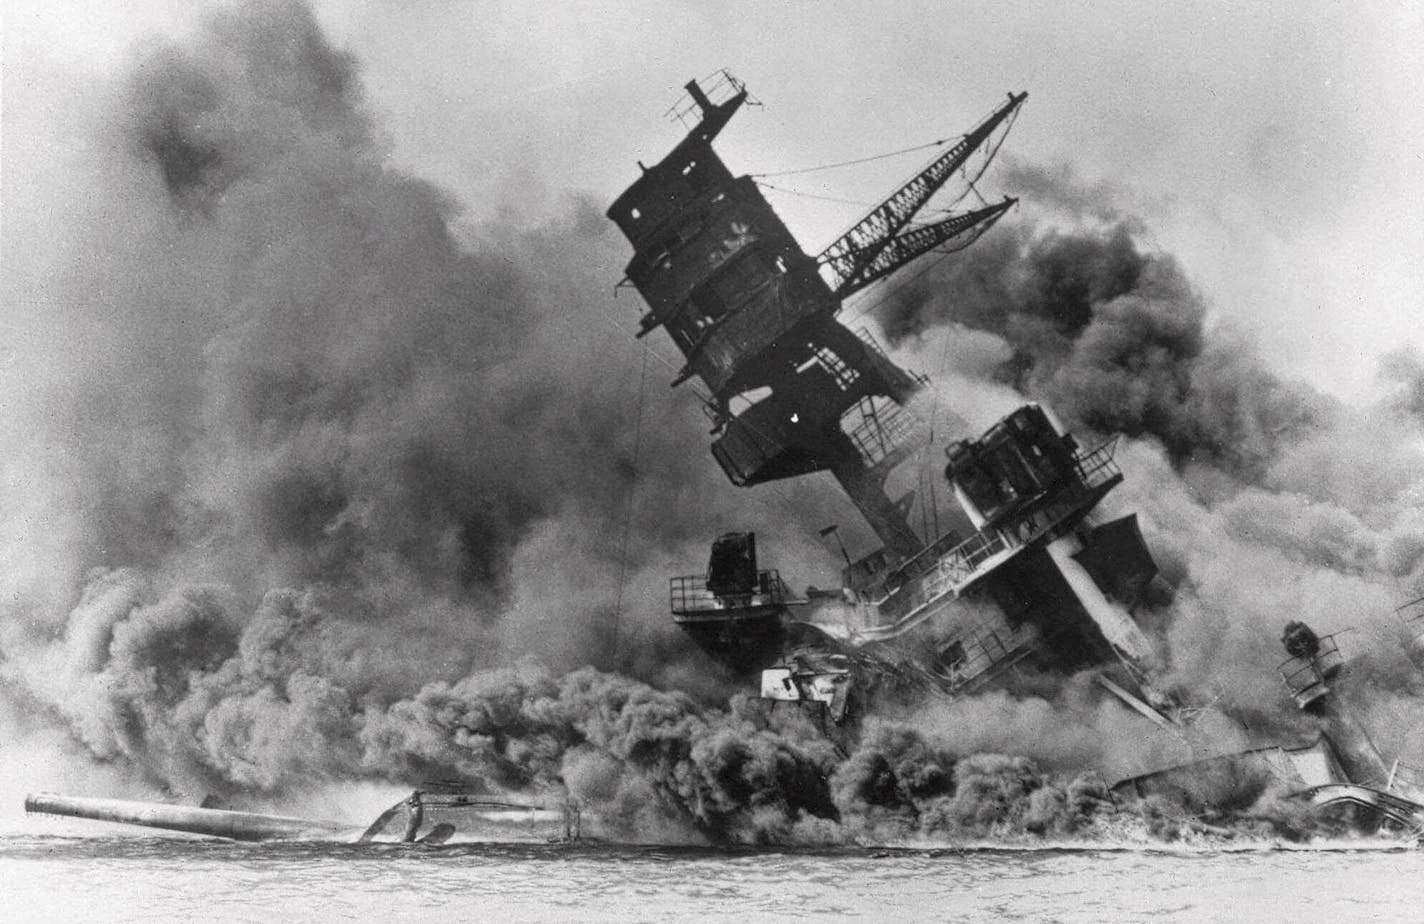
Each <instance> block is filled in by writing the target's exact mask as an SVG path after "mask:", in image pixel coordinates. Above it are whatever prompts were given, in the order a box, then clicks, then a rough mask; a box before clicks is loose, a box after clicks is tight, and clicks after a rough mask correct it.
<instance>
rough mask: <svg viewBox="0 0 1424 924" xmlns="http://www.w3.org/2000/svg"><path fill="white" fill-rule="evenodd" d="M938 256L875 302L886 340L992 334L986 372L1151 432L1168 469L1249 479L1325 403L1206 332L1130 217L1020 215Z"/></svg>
mask: <svg viewBox="0 0 1424 924" xmlns="http://www.w3.org/2000/svg"><path fill="white" fill-rule="evenodd" d="M1021 172H1022V171H1020V173H1021ZM1039 185H1042V183H1040V184H1039ZM1062 198H1066V199H1067V201H1069V202H1077V201H1078V199H1079V198H1080V197H1077V196H1068V195H1065V196H1063V197H1062ZM940 266H942V267H943V269H939V267H936V269H937V270H938V271H937V272H933V273H929V274H926V275H924V276H922V277H920V278H919V279H917V280H916V281H915V283H914V284H913V285H911V286H908V287H907V288H906V290H904V291H902V292H899V293H896V297H894V298H892V299H889V300H887V301H886V303H885V304H884V306H883V307H882V308H881V310H880V312H879V316H880V321H881V323H882V324H883V326H884V329H885V331H886V334H887V335H888V336H889V337H890V339H891V342H892V343H899V342H901V341H904V340H905V339H907V338H911V337H915V336H918V335H922V334H924V333H925V332H926V331H927V330H929V329H931V328H939V327H941V326H942V325H945V324H953V325H957V326H959V327H962V328H965V329H967V330H972V331H985V332H988V333H991V334H994V335H996V336H997V337H999V338H1002V340H1003V342H1004V344H1005V345H1006V346H1007V348H1008V355H1007V356H1006V357H1004V359H1003V361H1002V362H1001V363H1000V364H999V366H998V368H997V369H996V370H994V371H995V373H996V375H997V377H998V378H999V379H1000V380H1002V381H1004V382H1005V383H1007V384H1009V385H1011V386H1013V387H1014V388H1015V389H1017V390H1018V391H1020V392H1022V393H1024V394H1029V395H1036V396H1040V397H1041V398H1042V399H1043V400H1045V401H1048V402H1050V403H1051V404H1052V406H1053V408H1054V409H1055V411H1057V412H1058V413H1059V414H1060V415H1062V416H1063V417H1065V418H1066V421H1067V422H1068V423H1069V424H1070V426H1071V427H1073V428H1074V429H1083V428H1086V429H1088V430H1090V431H1093V432H1096V433H1103V434H1112V433H1121V434H1124V435H1126V436H1130V437H1151V438H1153V439H1155V440H1156V441H1158V442H1160V443H1161V444H1162V445H1163V446H1164V447H1165V448H1166V450H1167V452H1168V455H1169V457H1170V458H1171V459H1172V460H1173V462H1174V463H1175V464H1177V465H1178V466H1179V467H1180V466H1182V465H1185V464H1188V463H1194V464H1204V465H1211V466H1214V467H1218V468H1221V469H1223V470H1225V471H1226V472H1228V473H1229V474H1231V475H1233V476H1236V477H1242V478H1248V479H1254V478H1258V477H1259V476H1260V475H1261V474H1262V473H1263V472H1264V470H1265V468H1266V467H1267V466H1268V465H1269V463H1270V462H1271V461H1272V460H1273V459H1274V458H1276V456H1277V455H1278V454H1279V451H1280V449H1281V447H1282V446H1283V445H1285V444H1288V443H1290V442H1292V441H1294V440H1296V439H1298V438H1300V437H1301V436H1303V435H1304V434H1306V433H1308V432H1310V431H1311V430H1312V429H1314V428H1317V427H1321V426H1326V425H1328V424H1329V422H1330V420H1331V418H1332V416H1333V414H1334V413H1336V411H1335V409H1334V407H1333V406H1332V403H1331V402H1330V401H1329V400H1327V399H1326V398H1325V397H1323V396H1322V395H1320V394H1318V393H1316V392H1314V391H1313V390H1312V389H1310V388H1309V387H1307V386H1305V385H1302V384H1296V383H1289V382H1285V381H1282V380H1281V379H1280V378H1278V377H1277V376H1275V375H1274V374H1272V373H1270V372H1269V371H1268V370H1267V369H1266V366H1265V364H1264V363H1263V361H1262V359H1261V358H1260V357H1259V356H1258V355H1257V354H1256V352H1255V350H1254V348H1253V347H1252V345H1251V344H1250V342H1249V340H1247V339H1246V338H1245V336H1244V335H1243V334H1241V333H1239V332H1236V333H1233V332H1232V331H1230V330H1225V329H1222V330H1208V328H1207V326H1206V323H1205V322H1206V314H1207V306H1206V305H1205V303H1204V302H1203V300H1202V298H1201V297H1200V296H1199V295H1198V294H1197V293H1196V292H1195V291H1193V289H1192V287H1191V285H1190V284H1189V283H1188V281H1187V279H1186V278H1185V276H1184V275H1183V273H1182V271H1181V268H1180V267H1179V266H1178V265H1177V263H1176V261H1175V260H1173V259H1172V258H1171V257H1169V256H1164V255H1160V254H1153V253H1149V252H1146V251H1144V250H1143V249H1142V248H1141V247H1140V246H1139V244H1138V243H1137V241H1136V239H1135V238H1134V234H1133V229H1132V225H1131V223H1129V222H1126V221H1121V220H1119V221H1116V222H1114V223H1112V224H1109V225H1107V226H1100V225H1096V224H1084V225H1081V226H1077V227H1070V228H1068V229H1060V228H1057V227H1054V226H1052V225H1046V224H1045V225H1034V224H1020V225H1017V226H1014V227H1013V228H1011V229H1004V230H1003V232H1002V233H995V234H991V235H989V236H987V237H986V238H985V239H984V240H982V241H980V242H979V243H978V244H976V245H975V246H974V247H973V248H971V249H969V250H967V251H965V252H964V253H963V254H961V255H959V257H958V258H957V259H955V260H954V261H947V262H945V263H944V264H941V265H940Z"/></svg>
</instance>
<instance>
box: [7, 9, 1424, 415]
mask: <svg viewBox="0 0 1424 924" xmlns="http://www.w3.org/2000/svg"><path fill="white" fill-rule="evenodd" d="M6 6H7V9H6V14H5V15H6V21H5V33H6V36H5V41H6V44H7V45H8V46H10V47H11V49H12V50H13V49H14V47H15V44H16V43H23V44H25V45H28V46H31V47H32V48H33V47H39V48H42V49H43V50H44V55H45V57H47V58H50V59H52V60H53V61H54V62H55V63H56V64H58V65H62V66H69V67H75V68H78V69H88V70H89V71H91V72H93V73H95V74H96V75H102V74H103V73H104V72H110V71H117V70H118V69H120V68H122V67H123V66H124V64H125V63H126V62H127V61H128V60H129V55H130V53H131V50H132V48H133V44H134V42H135V41H138V40H140V39H141V38H142V37H143V36H145V35H149V34H152V33H155V32H157V33H164V32H168V33H174V32H181V31H183V30H185V29H187V28H188V27H189V25H190V24H191V22H192V19H193V17H194V15H195V14H194V12H193V10H192V8H191V7H192V6H194V5H193V4H187V3H171V2H170V3H160V2H154V0H139V2H127V3H122V4H120V3H117V2H113V3H91V2H78V0H63V2H53V0H50V2H42V0H11V2H8V3H7V5H6ZM316 9H317V15H318V18H319V19H320V20H321V21H322V22H323V23H324V25H325V26H326V27H327V28H328V29H329V31H330V32H331V34H332V35H333V37H334V38H335V40H336V41H337V42H338V44H341V45H343V46H345V47H347V48H348V49H350V50H351V51H353V52H354V53H355V54H356V55H357V57H358V58H359V60H360V64H361V67H362V71H363V74H364V78H365V82H366V85H367V89H368V92H369V94H370V98H371V102H372V104H373V105H374V107H375V108H376V110H377V111H378V113H379V114H380V115H381V117H382V120H383V122H384V123H385V125H386V127H387V130H388V131H389V133H390V136H391V142H392V146H393V157H394V159H395V160H396V162H398V163H399V164H401V165H402V166H405V167H408V168H410V169H412V170H414V171H415V172H417V173H419V174H420V175H422V176H425V177H427V178H430V179H433V180H435V181H437V182H438V183H440V184H441V185H443V186H445V187H446V188H448V189H449V190H451V191H452V193H453V194H454V195H455V196H456V197H457V198H458V199H459V200H460V201H461V202H462V203H464V205H465V207H466V213H467V215H468V216H469V217H470V218H471V219H472V220H475V221H478V220H479V219H480V218H482V217H485V216H489V215H491V214H493V213H494V212H495V211H496V210H500V211H504V212H506V213H512V214H519V213H527V214H528V217H529V221H530V222H531V223H534V222H537V221H539V220H542V219H544V218H547V217H548V216H550V215H552V214H556V213H557V212H558V211H559V210H560V209H561V208H563V204H564V201H565V196H566V195H567V194H570V193H587V194H589V195H591V196H593V197H594V198H595V199H596V200H598V201H599V202H600V203H603V202H606V201H608V200H610V199H611V198H612V197H613V196H615V195H616V194H617V193H618V192H619V191H620V190H621V189H622V188H623V187H624V186H626V185H627V183H629V182H631V181H632V179H633V178H634V177H635V176H636V166H635V161H637V160H638V159H643V160H645V161H648V162H651V161H653V160H656V159H658V158H659V157H660V156H661V155H662V154H663V153H664V152H665V151H666V150H667V148H668V147H669V146H670V145H671V144H672V143H673V142H674V141H675V140H676V139H677V137H678V136H679V131H678V129H677V128H676V127H675V126H674V125H672V124H670V123H668V122H667V121H665V120H664V119H663V112H664V110H666V109H667V107H668V106H669V105H671V104H672V102H673V101H674V100H675V99H676V97H677V96H678V95H679V94H680V93H681V90H680V87H681V85H682V84H683V83H684V82H685V81H686V80H687V79H689V78H690V77H694V76H699V77H700V76H703V75H706V74H708V73H709V72H711V71H713V70H715V69H717V68H719V67H728V68H730V69H732V70H733V72H734V73H736V74H737V75H738V76H739V77H741V78H742V79H743V80H745V81H746V82H747V84H748V85H749V87H750V89H751V90H752V92H753V94H754V95H755V96H756V97H757V98H759V99H760V100H761V101H762V102H763V103H764V104H765V106H764V108H762V109H760V110H755V109H754V110H751V111H749V112H748V113H746V114H744V115H742V116H739V117H738V119H737V120H736V121H734V122H733V124H732V126H731V127H730V128H729V129H728V131H727V132H726V134H725V135H724V139H725V140H724V141H723V142H722V143H721V144H720V147H721V150H722V152H723V156H724V158H725V159H726V160H727V161H728V163H729V164H730V166H731V167H732V169H733V170H734V171H738V172H743V171H745V172H766V171H772V170H778V169H782V168H791V167H800V166H808V165H812V164H816V163H823V162H828V161H835V160H840V159H845V158H853V157H859V156H863V155H867V154H873V153H878V152H881V151H885V150H890V149H895V148H900V147H904V146H908V145H912V144H917V143H920V142H926V141H930V140H932V139H934V138H939V137H944V136H946V135H952V134H956V133H958V132H961V131H963V130H965V129H967V128H968V127H969V126H970V125H971V124H972V123H973V122H974V120H975V119H977V118H978V117H979V116H980V115H982V114H984V113H985V112H986V111H987V110H988V109H989V108H991V107H992V106H994V105H995V104H996V103H998V102H999V101H1000V100H1001V99H1002V96H1003V94H1004V93H1005V92H1007V91H1009V90H1027V91H1028V92H1029V93H1030V99H1029V102H1028V105H1027V106H1026V108H1025V110H1024V112H1023V114H1022V116H1021V118H1020V119H1019V122H1018V124H1017V126H1016V128H1015V130H1014V134H1013V135H1012V136H1011V138H1010V140H1009V142H1008V144H1007V145H1006V147H1005V152H1006V153H1008V154H1011V155H1012V156H1013V157H1015V158H1017V159H1019V160H1020V161H1022V162H1027V163H1030V164H1033V165H1036V166H1041V167H1047V168H1051V169H1055V170H1058V169H1062V170H1067V171H1069V172H1070V175H1071V177H1073V179H1074V181H1075V182H1077V183H1079V184H1081V185H1082V186H1083V187H1084V188H1086V189H1090V190H1094V191H1095V192H1096V193H1097V194H1099V195H1101V196H1103V197H1104V198H1105V201H1106V200H1110V201H1111V203H1112V204H1114V205H1116V206H1117V207H1118V208H1120V209H1122V210H1123V211H1124V212H1126V213H1128V214H1135V215H1139V216H1141V217H1142V218H1143V219H1144V221H1145V222H1146V226H1147V229H1148V231H1149V232H1150V237H1148V238H1147V241H1148V242H1149V243H1155V244H1156V245H1157V246H1159V247H1160V248H1161V249H1163V250H1164V251H1167V252H1170V253H1172V254H1175V255H1176V256H1178V257H1179V258H1180V259H1181V260H1182V261H1183V263H1184V264H1185V266H1186V268H1187V271H1188V274H1189V275H1190V277H1191V278H1192V279H1193V281H1194V282H1195V283H1196V284H1197V285H1198V286H1199V287H1200V288H1201V290H1202V291H1203V293H1204V294H1205V295H1206V297H1207V298H1208V300H1209V301H1210V303H1211V305H1212V310H1213V316H1214V317H1215V318H1217V319H1221V320H1231V321H1233V322H1236V323H1240V324H1243V325H1245V326H1247V327H1249V328H1253V329H1255V330H1256V331H1257V335H1258V337H1259V339H1260V341H1261V343H1262V345H1263V348H1264V351H1265V352H1266V353H1267V355H1268V356H1269V357H1270V361H1271V363H1272V365H1273V366H1274V367H1275V368H1276V369H1277V370H1278V371H1280V372H1282V373H1284V374H1286V375H1300V376H1303V377H1305V378H1307V379H1308V380H1310V381H1311V382H1313V383H1314V384H1316V385H1318V386H1320V387H1323V388H1326V389H1328V390H1330V391H1333V392H1335V393H1337V394H1341V395H1344V396H1346V397H1360V396H1363V395H1365V394H1367V393H1368V392H1369V390H1370V388H1371V387H1372V382H1373V378H1374V373H1375V369H1376V365H1377V360H1378V357H1379V356H1380V355H1381V354H1382V353H1384V352H1386V351H1388V350H1391V349H1395V348H1397V347H1399V346H1401V345H1414V346H1416V347H1420V348H1424V329H1421V327H1420V325H1419V324H1418V323H1417V321H1416V318H1417V317H1418V314H1419V308H1420V307H1421V306H1424V262H1421V260H1420V259H1419V256H1418V254H1419V253H1420V251H1421V250H1424V246H1421V245H1424V210H1421V209H1420V208H1419V203H1421V202H1424V153H1421V150H1422V149H1421V145H1420V142H1421V141H1424V56H1421V55H1420V54H1419V49H1420V48H1421V47H1424V4H1421V3H1419V2H1374V3H1368V2H1367V3H1341V2H1326V0H1311V2H1291V3H1281V2H1258V3H1251V4H1245V3H1236V4H1229V3H1198V4H1148V3H1128V2H1114V3H1096V4H1086V3H1026V2H1014V0H992V2H964V3H928V2H926V3H913V2H894V3H879V4H869V3H862V4H852V3H838V2H823V3H814V4H812V3H786V2H767V0H763V2H755V3H751V2H747V3H738V2H733V3H726V4H717V5H713V4H704V3H652V2H624V3H593V2H588V3H578V2H564V3H539V4H530V3H514V2H504V3H483V2H409V0H406V2H396V0H324V2H318V3H317V4H316ZM8 57H10V58H11V60H13V59H14V57H15V56H14V55H13V54H12V55H9V56H8ZM5 80H6V81H7V82H8V81H16V80H20V81H23V80H24V75H23V74H19V73H15V72H14V69H13V68H11V67H8V66H7V68H6V73H5ZM16 128H17V126H15V125H14V124H13V123H7V124H6V129H7V131H12V130H15V129H16ZM917 158H918V156H917V155H915V156H910V157H909V158H908V159H898V160H892V161H888V162H882V163H880V164H876V165H874V166H872V167H868V168H865V169H861V170H850V171H845V172H831V173H824V174H813V175H812V176H811V177H804V178H794V179H795V182H794V183H793V182H790V181H788V183H787V185H793V186H795V188H798V189H801V190H804V191H807V192H814V193H816V194H819V195H825V196H832V197H838V198H845V199H851V200H863V201H869V200H871V199H873V198H875V197H876V196H877V195H879V194H881V193H884V192H886V191H887V190H888V189H889V188H890V187H891V186H892V185H893V184H894V183H895V182H896V181H897V180H899V179H901V178H903V177H904V176H906V175H908V174H909V173H911V172H913V170H914V169H915V168H916V167H917V166H918V164H919V163H920V160H919V159H917ZM5 179H6V181H7V182H21V181H22V178H18V177H14V176H10V175H7V176H6V177H5ZM983 190H984V192H985V194H986V195H987V196H989V197H990V198H997V196H998V195H1000V194H1014V193H1015V192H1016V190H1014V189H1013V188H1010V187H1007V186H1005V185H1003V184H1002V183H1001V182H999V180H998V178H997V177H996V176H995V175H994V174H993V173H991V174H990V175H989V177H987V178H986V182H985V183H984V185H983ZM774 204H775V205H776V206H777V208H778V210H779V211H781V213H782V214H783V216H784V217H785V218H786V219H787V221H788V223H789V224H790V225H791V226H792V229H793V231H795V232H796V233H797V234H798V236H799V237H800V238H801V240H802V242H803V244H804V245H805V246H806V247H807V248H808V249H809V250H812V251H814V250H816V249H818V248H819V247H820V246H823V245H824V244H825V243H827V242H828V241H829V240H831V239H832V238H833V237H834V236H835V235H836V234H837V232H838V231H840V230H841V229H842V228H844V227H845V226H846V225H848V224H849V223H850V222H851V221H853V220H854V219H855V218H857V217H858V209H857V208H856V207H855V206H853V205H835V204H827V203H823V202H818V201H816V200H813V199H807V198H798V197H793V196H784V195H783V196H777V197H775V198H774ZM1025 208H1026V209H1032V208H1033V206H1032V205H1031V204H1029V203H1026V204H1025ZM620 270H621V267H616V266H615V267H609V282H610V285H611V284H612V282H614V281H616V279H617V277H618V275H619V272H620ZM631 352H632V351H631V350H630V353H631Z"/></svg>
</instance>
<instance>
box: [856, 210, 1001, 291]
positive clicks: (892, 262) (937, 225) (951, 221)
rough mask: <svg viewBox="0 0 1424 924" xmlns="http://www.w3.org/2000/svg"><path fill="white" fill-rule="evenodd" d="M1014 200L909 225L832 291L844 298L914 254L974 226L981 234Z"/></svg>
mask: <svg viewBox="0 0 1424 924" xmlns="http://www.w3.org/2000/svg"><path fill="white" fill-rule="evenodd" d="M1018 201H1019V200H1017V199H1013V198H1005V199H1004V201H1003V202H998V203H995V204H994V205H988V206H985V207H984V208H982V209H974V210H973V211H970V212H962V213H960V214H958V215H951V216H949V217H948V218H945V219H943V220H942V221H937V222H934V223H933V224H928V225H923V226H921V227H918V228H912V229H910V230H909V231H906V232H904V233H903V234H897V235H895V236H894V237H892V238H891V239H890V240H889V242H888V243H887V244H886V245H885V246H884V247H883V248H881V249H880V252H879V253H877V254H876V255H875V257H874V258H873V259H872V260H871V261H870V262H869V263H866V264H865V265H863V266H861V267H860V268H859V270H857V271H856V274H855V275H854V276H853V277H851V278H850V279H847V280H845V281H844V282H842V283H841V284H840V285H839V286H837V287H836V294H837V295H839V296H840V297H841V298H845V297H846V296H848V295H851V294H852V293H855V292H859V291H860V290H861V289H863V288H865V287H866V286H868V285H870V284H871V283H872V282H875V281H876V280H877V279H880V278H882V277H884V276H888V275H890V274H891V273H893V272H895V270H897V269H899V268H900V267H902V266H904V265H905V264H906V263H909V262H910V261H911V260H913V259H915V258H916V257H919V256H922V255H923V254H926V253H928V252H929V251H931V250H933V249H934V248H936V247H938V246H940V245H941V244H943V243H945V242H947V241H949V240H951V239H953V238H956V237H958V236H959V235H961V234H964V233H966V232H968V231H971V230H974V229H978V231H979V233H980V234H983V233H984V232H985V231H988V230H989V228H990V227H992V226H993V224H994V222H996V221H998V220H999V219H1000V218H1001V217H1002V216H1003V214H1004V213H1005V212H1007V211H1008V210H1009V209H1011V208H1013V206H1014V205H1015V204H1016V203H1017V202H1018Z"/></svg>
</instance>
